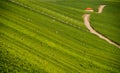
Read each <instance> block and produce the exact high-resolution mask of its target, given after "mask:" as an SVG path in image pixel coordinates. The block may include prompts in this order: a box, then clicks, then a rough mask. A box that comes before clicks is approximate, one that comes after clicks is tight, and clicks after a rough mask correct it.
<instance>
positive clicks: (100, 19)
mask: <svg viewBox="0 0 120 73" xmlns="http://www.w3.org/2000/svg"><path fill="white" fill-rule="evenodd" d="M119 4H120V2H106V5H107V6H106V7H105V9H104V11H103V13H102V14H94V15H93V16H92V17H91V21H92V25H93V27H94V28H95V29H96V30H97V31H99V32H100V33H102V34H103V35H105V36H106V37H108V38H110V39H111V40H112V41H114V42H116V43H118V44H120V38H119V37H120V35H119V33H120V30H119V27H120V25H119V21H120V14H119V13H120V10H119V7H120V5H119ZM101 29H102V30H101Z"/></svg>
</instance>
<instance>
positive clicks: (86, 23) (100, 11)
mask: <svg viewBox="0 0 120 73" xmlns="http://www.w3.org/2000/svg"><path fill="white" fill-rule="evenodd" d="M104 7H105V5H100V6H99V8H98V13H102V11H103V8H104ZM89 17H90V14H84V15H83V19H84V24H85V26H86V27H87V29H88V30H89V31H90V32H91V33H93V34H95V35H97V36H98V37H99V38H101V39H103V40H105V41H107V42H108V43H110V44H112V45H114V46H116V47H118V48H120V45H118V44H116V43H115V42H113V41H111V40H110V39H108V38H107V37H105V36H103V35H102V34H100V33H98V32H97V31H96V30H94V29H93V28H92V27H91V24H90V22H89Z"/></svg>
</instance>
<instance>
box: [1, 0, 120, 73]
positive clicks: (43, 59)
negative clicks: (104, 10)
mask: <svg viewBox="0 0 120 73" xmlns="http://www.w3.org/2000/svg"><path fill="white" fill-rule="evenodd" d="M18 1H20V2H19V3H22V4H23V3H24V5H23V6H20V5H19V4H17V3H13V2H9V1H7V0H6V1H0V3H1V4H0V5H1V7H0V33H1V34H0V43H1V45H0V46H1V47H0V56H1V58H0V71H1V72H13V73H15V72H21V73H24V72H27V73H35V72H36V73H40V72H41V73H46V72H49V73H69V72H71V73H79V72H80V73H87V72H88V73H89V72H91V73H96V72H97V73H110V72H116V73H117V72H120V71H119V67H120V62H119V59H120V57H119V55H120V50H119V49H118V48H116V47H114V46H112V45H110V44H108V43H107V42H105V41H104V40H101V39H99V38H98V37H96V36H95V35H92V34H91V33H89V32H88V30H87V29H86V28H85V27H84V24H83V22H82V18H81V17H82V14H83V13H84V11H83V9H80V10H79V9H78V8H77V6H76V4H73V2H72V0H71V1H69V3H67V2H64V3H66V4H73V5H72V6H71V5H70V6H69V5H66V4H63V3H60V2H56V1H55V2H54V1H53V2H52V3H51V2H49V3H48V2H47V3H46V2H39V3H38V2H36V1H26V0H16V2H18ZM31 2H32V4H30V3H31ZM61 2H62V1H61ZM57 3H58V4H57ZM74 3H78V4H79V3H80V4H81V2H77V1H76V2H74ZM88 3H89V2H88ZM84 4H85V2H83V5H84ZM26 5H27V7H26ZM86 5H87V4H86ZM95 5H96V4H95ZM94 7H95V6H94ZM47 8H48V9H49V10H48V9H47ZM82 8H84V6H83V7H82ZM65 10H67V11H69V12H66V11H65ZM72 10H73V11H72ZM69 14H70V15H69ZM79 14H80V15H79ZM79 18H80V20H79ZM91 41H92V42H91ZM96 43H99V44H98V45H96Z"/></svg>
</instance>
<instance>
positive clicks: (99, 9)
mask: <svg viewBox="0 0 120 73" xmlns="http://www.w3.org/2000/svg"><path fill="white" fill-rule="evenodd" d="M105 6H106V5H100V6H99V7H98V13H102V11H103V9H104V7H105Z"/></svg>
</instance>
